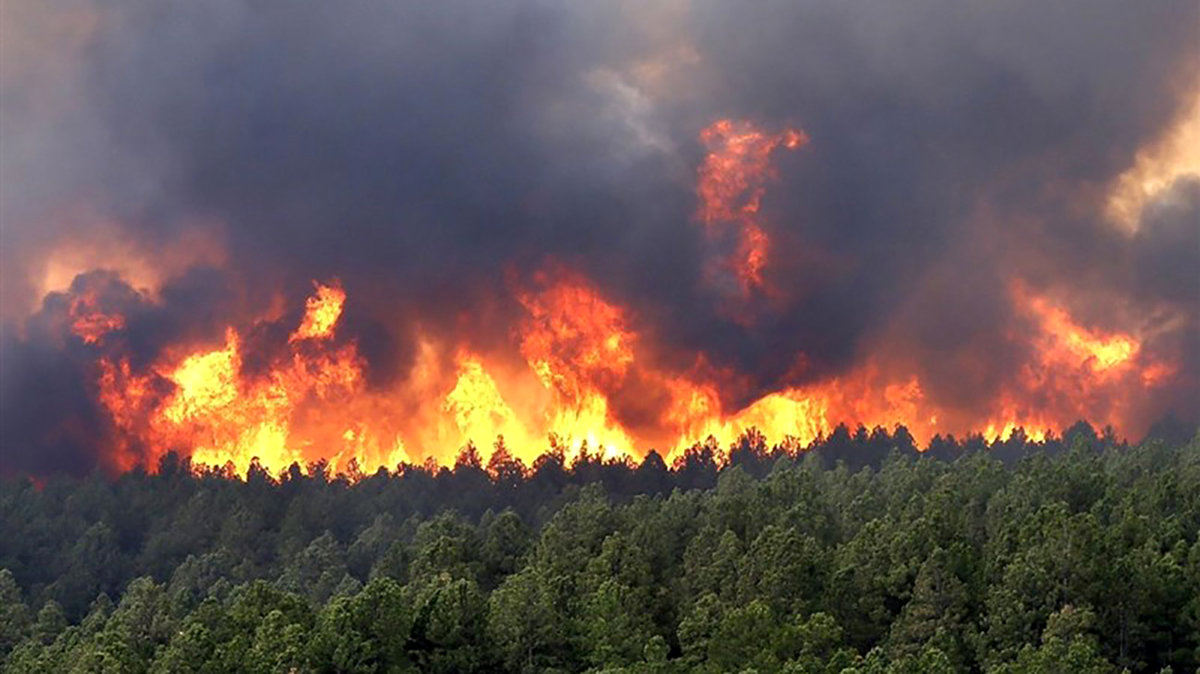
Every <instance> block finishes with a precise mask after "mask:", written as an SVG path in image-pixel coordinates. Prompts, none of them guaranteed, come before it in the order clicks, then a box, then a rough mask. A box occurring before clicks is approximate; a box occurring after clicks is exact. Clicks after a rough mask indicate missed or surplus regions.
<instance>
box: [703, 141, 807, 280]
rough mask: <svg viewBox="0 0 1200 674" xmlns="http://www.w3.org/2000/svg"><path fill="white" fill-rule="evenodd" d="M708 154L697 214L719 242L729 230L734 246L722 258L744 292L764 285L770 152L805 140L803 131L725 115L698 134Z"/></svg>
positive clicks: (767, 238)
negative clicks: (763, 217)
mask: <svg viewBox="0 0 1200 674" xmlns="http://www.w3.org/2000/svg"><path fill="white" fill-rule="evenodd" d="M700 140H701V141H702V142H703V143H704V144H705V146H707V147H708V155H707V156H705V158H704V163H703V164H702V165H701V166H700V170H699V177H698V184H697V187H696V191H697V193H698V194H699V196H700V208H699V210H698V212H697V218H698V219H699V220H700V222H702V223H703V224H704V225H705V228H706V230H707V232H708V235H709V237H710V238H712V239H714V240H716V241H718V242H719V241H721V240H722V239H723V238H724V237H725V236H727V231H729V230H732V232H733V234H734V236H735V245H734V247H735V250H734V252H733V254H732V255H730V256H729V257H728V258H726V259H724V260H722V261H721V265H720V266H721V267H722V268H724V269H726V270H727V271H729V272H732V274H733V276H734V278H735V279H736V281H737V283H738V287H739V289H740V290H741V294H742V295H743V296H745V295H748V294H749V293H750V291H751V290H753V289H757V288H762V287H763V284H764V280H763V271H764V269H765V268H766V265H767V256H768V253H769V249H770V244H771V242H770V238H769V237H768V236H767V233H766V231H764V229H763V225H762V223H761V222H760V220H759V213H758V211H759V207H760V206H761V204H762V199H763V196H764V195H765V194H766V191H767V188H766V186H767V183H768V182H770V181H771V180H773V179H775V178H776V173H775V170H774V169H773V168H772V166H771V152H772V151H774V150H775V149H776V148H778V147H781V146H782V147H783V148H785V149H788V150H794V149H797V148H800V147H802V146H804V145H805V144H807V143H808V135H807V134H805V133H804V132H803V131H797V130H794V129H785V130H784V131H782V132H780V133H777V134H768V133H765V132H763V131H762V130H760V129H758V128H757V127H755V126H754V125H753V124H751V123H750V122H747V121H734V120H728V119H723V120H720V121H718V122H715V123H714V124H712V125H711V126H709V127H708V128H706V129H704V130H703V131H702V132H701V133H700Z"/></svg>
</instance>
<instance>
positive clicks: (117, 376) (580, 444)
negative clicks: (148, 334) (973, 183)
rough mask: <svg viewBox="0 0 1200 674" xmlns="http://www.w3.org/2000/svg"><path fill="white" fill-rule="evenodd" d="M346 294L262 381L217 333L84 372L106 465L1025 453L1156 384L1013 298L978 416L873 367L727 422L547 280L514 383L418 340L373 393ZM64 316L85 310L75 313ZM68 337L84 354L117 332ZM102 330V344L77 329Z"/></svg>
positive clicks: (321, 291) (531, 305)
mask: <svg viewBox="0 0 1200 674" xmlns="http://www.w3.org/2000/svg"><path fill="white" fill-rule="evenodd" d="M346 296H347V294H346V291H345V290H344V289H343V288H342V287H341V285H340V284H338V283H337V282H330V283H318V284H316V286H315V290H314V292H313V294H312V296H311V297H310V298H308V300H307V302H306V311H305V314H304V317H303V318H302V319H301V321H300V323H299V325H298V326H297V327H296V328H295V329H294V330H293V331H292V332H290V334H289V337H288V339H287V341H286V343H285V344H282V345H280V351H279V353H276V354H275V355H274V356H273V357H271V358H268V361H269V366H268V367H266V368H262V369H261V370H260V369H256V370H255V371H254V372H249V371H247V367H246V363H245V361H246V354H245V349H246V342H245V339H244V337H243V334H242V333H240V332H239V331H238V330H236V329H235V328H233V327H230V328H229V329H228V330H227V331H226V333H225V339H224V343H223V344H221V345H218V346H216V347H215V348H207V349H203V348H202V349H194V350H187V349H184V350H181V351H179V352H178V353H174V354H168V355H167V356H165V357H164V358H163V359H162V361H161V362H159V363H155V364H154V365H152V366H151V367H150V368H148V369H147V370H146V371H145V372H138V371H136V370H134V369H133V368H132V367H131V365H130V362H129V359H128V358H120V357H117V358H104V357H101V358H100V360H99V362H98V375H97V376H98V388H99V392H100V394H99V399H100V400H101V402H102V403H103V405H104V407H105V408H106V409H107V410H108V412H109V415H110V417H111V420H112V422H113V426H114V427H115V428H116V429H118V431H119V438H118V440H117V441H116V444H117V448H116V451H115V452H114V456H113V458H112V466H113V467H114V468H116V469H120V470H124V469H128V468H130V467H132V466H133V465H136V464H138V463H151V464H152V463H153V462H152V461H151V459H153V458H154V457H156V456H158V455H161V454H162V453H163V452H165V451H167V450H168V449H179V450H183V451H187V452H190V455H191V457H192V460H193V462H194V463H196V464H207V465H214V466H228V467H230V468H231V470H233V471H234V472H244V471H245V470H246V469H247V468H249V467H250V466H251V465H252V464H253V463H254V462H255V461H256V460H257V462H258V463H259V464H261V465H262V466H264V467H266V468H268V469H269V470H272V471H281V470H284V469H285V468H287V467H288V466H289V465H291V464H292V463H299V464H302V465H303V464H306V463H310V462H312V461H315V460H320V459H325V460H328V461H329V463H330V464H331V465H332V466H333V467H334V468H342V469H347V470H349V469H350V467H353V466H357V467H359V468H366V469H370V468H373V467H375V466H383V467H388V468H392V467H395V466H396V465H397V464H399V463H401V462H411V461H413V460H414V459H417V460H419V459H422V458H423V459H424V460H426V461H428V460H433V461H435V462H438V463H441V464H447V463H450V462H452V461H453V457H454V454H455V453H456V451H457V449H458V448H460V447H463V446H466V445H467V444H468V443H471V444H474V445H476V446H477V447H480V448H481V449H482V451H481V454H482V455H483V458H485V459H486V458H487V456H488V455H489V453H490V450H489V445H490V444H491V443H492V442H493V441H494V440H496V439H497V438H498V437H503V438H505V442H506V444H507V445H508V446H509V447H511V448H513V453H514V454H515V455H516V456H517V457H518V458H522V459H525V460H531V459H532V458H533V457H534V456H536V455H537V454H539V453H540V452H541V451H543V450H544V449H545V448H546V447H547V446H548V445H547V443H550V444H552V445H554V446H557V447H558V448H559V449H561V450H562V451H564V453H565V454H567V455H568V458H569V457H570V456H574V455H576V454H579V453H581V452H585V451H586V452H589V453H593V452H600V453H601V454H600V455H601V456H605V457H608V458H615V457H619V456H636V455H637V453H638V452H644V451H648V450H649V449H650V448H652V447H657V448H659V449H660V451H663V452H664V453H665V454H667V455H668V457H670V456H671V455H676V456H677V455H679V454H681V453H682V452H683V451H684V450H686V449H687V448H689V447H691V446H692V445H694V444H695V443H696V442H699V441H703V440H704V439H705V438H712V440H713V441H715V442H717V443H718V444H719V445H726V446H727V445H729V444H731V443H733V442H734V441H735V440H736V439H737V438H738V437H740V436H741V435H743V434H744V433H747V432H750V431H751V430H752V429H757V430H758V431H760V432H762V433H764V434H765V435H766V436H767V437H768V438H771V439H772V440H774V441H776V442H781V443H785V444H787V445H788V446H793V447H802V446H805V445H807V444H809V443H811V442H813V441H815V440H817V439H819V438H821V437H825V436H829V435H830V434H831V433H832V432H833V431H834V429H835V428H836V426H837V425H838V424H841V423H846V424H850V425H854V424H862V425H864V426H868V427H874V426H882V427H891V426H893V425H895V424H904V425H905V426H906V427H907V428H908V430H909V432H910V433H911V434H912V435H913V437H914V438H915V439H916V440H917V441H918V442H924V441H927V440H928V439H929V438H931V437H932V436H933V435H934V434H937V433H943V434H944V433H963V432H969V431H982V433H983V434H984V435H985V436H986V437H987V438H989V439H993V440H995V439H1000V438H1003V437H1007V436H1008V435H1011V434H1012V433H1014V432H1015V431H1016V430H1017V429H1024V432H1025V435H1026V436H1027V437H1029V438H1031V439H1034V440H1040V439H1044V438H1045V437H1047V433H1048V432H1049V429H1053V428H1064V427H1066V426H1067V425H1069V424H1071V423H1073V422H1074V421H1075V420H1077V419H1079V418H1090V419H1096V420H1099V421H1106V422H1115V423H1120V421H1121V420H1122V419H1123V414H1124V413H1125V411H1126V407H1127V405H1126V401H1127V397H1126V396H1127V393H1128V391H1129V390H1131V387H1133V386H1136V385H1139V384H1140V385H1144V386H1149V385H1154V384H1155V382H1161V381H1162V380H1164V378H1166V377H1169V376H1170V374H1171V370H1170V368H1169V367H1168V366H1167V365H1165V364H1163V363H1161V362H1159V361H1156V360H1153V359H1150V358H1148V357H1146V355H1145V354H1144V352H1143V349H1142V347H1141V342H1140V341H1139V340H1138V338H1137V337H1136V336H1135V335H1133V334H1128V333H1122V332H1106V331H1103V330H1100V329H1098V328H1094V327H1086V326H1084V325H1081V324H1080V323H1079V322H1078V321H1077V320H1076V319H1074V318H1073V317H1072V315H1071V314H1070V313H1069V312H1068V311H1067V309H1066V308H1065V307H1064V306H1062V305H1061V304H1058V303H1056V302H1054V301H1052V300H1051V299H1050V297H1049V296H1047V295H1042V294H1038V293H1035V292H1034V291H1032V290H1031V289H1030V288H1028V287H1027V286H1025V285H1023V284H1014V286H1013V290H1012V297H1013V301H1014V305H1015V306H1016V307H1017V309H1018V312H1019V313H1021V314H1022V315H1023V316H1025V317H1026V318H1027V319H1028V320H1029V329H1030V330H1032V332H1033V334H1032V337H1030V339H1029V340H1028V344H1029V346H1030V349H1031V355H1030V357H1029V359H1028V361H1027V362H1026V363H1025V364H1024V365H1023V366H1022V367H1021V368H1020V370H1019V372H1017V373H1016V376H1015V377H1014V378H1013V379H1012V381H1011V382H1009V384H1007V385H1006V387H1005V388H1004V389H1003V390H1001V391H1000V392H998V394H997V395H996V396H995V401H994V402H993V404H992V406H991V414H990V416H989V417H988V418H984V419H982V420H981V419H979V418H977V417H964V416H963V412H962V411H961V410H956V409H954V408H952V407H946V406H944V405H938V404H936V403H935V402H934V401H932V400H931V399H930V398H929V397H928V396H927V394H926V390H925V387H924V384H923V383H922V381H921V379H920V377H919V376H918V375H917V374H915V373H914V372H912V371H911V370H908V369H906V368H904V367H902V366H900V365H898V364H897V363H891V362H888V361H887V360H881V359H878V358H868V359H867V360H866V361H865V362H864V363H863V364H861V365H859V366H858V367H856V368H853V369H851V370H850V371H847V372H845V373H842V374H840V375H838V376H834V377H829V378H825V379H822V380H819V381H813V382H811V383H808V384H805V385H802V386H791V387H784V388H781V389H780V390H777V391H771V392H767V393H765V394H763V395H762V396H760V397H758V398H757V399H755V400H753V401H752V402H750V403H749V404H747V405H745V406H743V407H740V408H736V409H732V408H730V409H727V408H726V405H725V404H724V403H723V401H722V397H721V395H720V392H721V391H722V390H723V388H724V387H727V386H729V385H730V382H731V380H730V379H729V378H728V376H727V375H725V374H722V373H721V372H720V371H719V370H715V369H714V368H711V367H705V366H703V363H698V364H697V365H696V366H694V367H692V368H689V369H688V370H686V371H683V372H680V371H676V370H673V369H671V368H669V367H665V366H663V365H662V364H661V363H657V362H656V359H655V357H654V354H655V352H654V350H653V349H652V348H650V345H649V344H648V343H647V340H646V339H645V337H644V336H643V335H642V334H640V333H639V331H638V329H637V316H635V315H634V314H633V313H632V312H630V311H629V310H628V309H626V308H624V307H622V306H621V305H619V304H617V303H615V302H613V301H611V300H610V299H608V298H606V297H604V296H603V294H602V293H601V292H600V291H599V290H598V289H597V288H596V287H595V286H594V285H592V284H591V283H589V282H588V281H587V280H586V279H585V278H584V277H582V276H580V275H578V274H575V273H573V272H571V271H569V270H566V269H563V268H557V267H555V268H551V269H548V270H545V271H543V272H541V273H539V274H536V275H534V282H533V283H532V284H531V285H530V286H529V287H528V288H525V289H524V290H522V291H520V292H518V293H517V300H518V304H519V305H520V307H521V308H522V309H523V310H524V313H525V316H524V319H523V320H522V321H521V322H520V323H519V324H518V328H517V332H516V334H514V335H513V340H514V347H515V350H516V352H517V353H518V354H519V356H520V357H521V358H522V359H523V361H524V363H523V365H522V366H521V367H515V368H514V367H513V366H511V365H508V364H506V362H505V359H504V358H503V357H502V356H498V355H492V354H483V353H481V352H477V351H473V350H471V349H470V348H468V347H466V346H464V345H459V346H457V347H454V348H453V349H450V348H449V347H448V345H446V344H443V343H440V342H438V341H437V340H434V339H431V338H422V339H421V341H420V348H419V354H418V357H417V359H416V362H415V364H414V365H413V369H412V371H411V372H410V373H409V376H408V377H406V378H403V380H402V381H399V382H398V383H396V384H395V385H394V386H393V387H391V388H383V389H380V390H374V389H371V388H370V387H368V386H367V383H366V375H365V362H364V360H363V359H362V357H361V356H360V355H359V353H358V349H357V345H356V344H355V343H354V342H353V341H350V340H343V341H339V340H338V339H337V338H336V335H337V325H338V322H339V321H340V318H341V316H342V308H343V306H344V303H345V301H346ZM83 297H86V296H83ZM76 305H78V306H80V307H90V306H93V305H92V304H89V303H88V301H87V300H86V299H80V300H79V301H78V302H77V303H73V304H72V305H71V306H72V307H75V306H76ZM83 315H90V314H86V312H85V314H83ZM83 324H84V325H85V326H88V327H89V330H87V331H85V334H86V335H89V336H94V339H93V340H92V341H89V343H94V344H95V345H96V346H97V348H99V347H101V346H103V345H104V343H105V340H107V339H109V338H110V337H112V336H114V335H116V334H119V331H120V329H121V328H120V326H121V325H122V323H121V322H120V321H119V320H114V321H112V322H111V324H112V325H115V326H117V327H115V328H113V329H112V330H108V329H107V326H108V325H109V323H108V322H104V321H99V320H96V321H90V322H89V321H84V322H83ZM101 324H102V325H104V326H106V329H105V330H95V331H91V330H90V327H91V326H93V325H101ZM448 351H449V352H451V353H452V354H453V357H452V363H453V365H452V367H448V368H446V367H443V366H441V365H440V363H441V362H442V359H443V355H444V354H446V353H447V352H448ZM629 387H633V389H634V390H635V392H636V394H637V395H643V394H644V395H646V396H648V397H654V398H655V399H658V400H661V401H662V402H661V405H660V406H659V407H660V408H659V409H657V410H655V415H656V416H655V418H654V420H653V421H652V422H651V423H648V424H646V423H644V424H642V425H640V426H638V427H637V428H636V429H635V428H632V427H630V426H627V425H626V424H624V423H622V421H621V419H620V418H619V415H618V414H617V413H616V412H615V407H614V400H615V399H616V398H615V396H617V395H619V394H620V393H621V392H622V391H624V390H626V389H628V388H629ZM656 392H657V393H656Z"/></svg>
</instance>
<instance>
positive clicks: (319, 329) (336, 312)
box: [289, 281, 346, 342]
mask: <svg viewBox="0 0 1200 674" xmlns="http://www.w3.org/2000/svg"><path fill="white" fill-rule="evenodd" d="M315 285H316V294H315V295H313V296H312V297H310V298H308V302H307V303H306V305H305V312H304V322H302V323H301V324H300V327H298V328H296V331H295V332H293V333H292V336H291V337H290V338H289V341H292V342H294V341H297V340H301V339H325V338H328V337H330V336H331V335H333V327H334V326H335V325H337V322H338V319H339V318H341V317H342V307H343V306H344V305H345V304H346V291H345V290H342V286H341V285H340V284H339V283H338V282H337V281H334V282H333V283H331V284H330V285H321V284H319V283H317V284H315Z"/></svg>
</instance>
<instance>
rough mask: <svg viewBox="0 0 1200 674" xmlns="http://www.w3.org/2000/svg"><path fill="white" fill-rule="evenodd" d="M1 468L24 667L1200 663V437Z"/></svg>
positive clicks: (514, 668) (1, 526)
mask: <svg viewBox="0 0 1200 674" xmlns="http://www.w3.org/2000/svg"><path fill="white" fill-rule="evenodd" d="M1169 430H1170V432H1161V433H1158V434H1155V433H1153V432H1152V433H1151V435H1150V436H1148V437H1147V438H1146V439H1145V440H1143V441H1141V442H1139V443H1136V444H1131V443H1129V442H1127V441H1124V440H1119V439H1118V438H1117V437H1115V434H1114V433H1113V432H1112V431H1111V430H1104V431H1100V432H1097V431H1096V430H1094V429H1093V428H1091V427H1090V426H1088V425H1087V424H1085V423H1082V422H1081V423H1079V424H1077V425H1075V426H1074V427H1072V428H1070V429H1068V430H1067V431H1065V432H1063V434H1062V435H1061V436H1051V437H1050V438H1049V439H1046V440H1044V441H1040V442H1034V441H1032V440H1030V439H1029V438H1027V437H1026V436H1025V435H1024V434H1023V433H1022V432H1020V431H1018V432H1016V433H1014V434H1013V435H1012V436H1011V437H1010V438H1008V439H1007V440H1004V441H995V442H987V441H985V440H984V439H983V438H982V437H979V436H973V437H969V438H967V439H965V440H957V439H954V438H941V437H939V438H935V439H934V441H932V442H931V443H930V445H929V446H928V447H925V448H922V449H923V450H924V451H918V447H917V446H916V445H915V443H914V442H913V439H912V436H911V435H910V434H909V433H908V431H906V430H905V429H904V428H903V427H897V428H896V429H894V430H891V431H889V430H887V429H881V428H876V429H874V430H869V429H866V428H862V427H859V428H857V429H850V428H846V427H838V428H837V429H836V430H835V431H834V432H833V433H832V434H830V435H829V436H828V437H825V438H822V439H820V440H819V441H817V442H815V443H813V444H812V445H811V446H807V447H797V446H795V445H794V443H788V442H784V443H781V444H776V445H771V444H769V443H768V441H767V439H766V438H764V437H763V436H762V435H761V434H760V433H757V432H755V431H749V432H747V433H745V434H744V435H743V436H742V437H741V438H740V439H739V440H738V441H737V442H736V443H735V444H734V445H733V446H731V447H720V446H718V445H717V443H715V442H714V441H709V442H706V443H701V444H697V445H696V446H694V447H693V448H691V449H690V450H688V451H687V452H685V453H684V454H683V455H682V456H680V457H679V458H678V459H677V460H675V461H673V462H672V463H671V464H668V463H666V462H665V461H664V460H663V458H662V457H661V456H660V455H658V454H656V453H650V454H649V455H648V456H647V457H646V458H645V459H644V460H642V461H640V462H634V461H631V460H628V459H624V460H611V459H607V460H606V459H601V458H599V457H598V453H595V452H588V451H587V449H586V447H585V449H584V451H582V452H580V453H579V454H578V455H577V456H573V457H572V458H571V459H570V460H568V459H567V458H566V456H567V454H566V453H564V451H563V450H562V449H561V448H559V447H557V446H556V445H553V444H552V446H551V449H550V451H548V452H547V453H545V454H543V455H542V456H541V457H540V458H538V459H537V460H536V462H534V463H533V464H532V465H531V466H525V465H524V464H522V463H521V462H520V461H518V460H516V459H514V458H513V454H512V453H511V452H510V451H509V450H508V449H507V448H506V447H505V446H504V442H503V439H498V440H497V441H496V445H495V446H494V448H492V451H490V452H488V455H489V457H490V458H489V459H488V460H486V461H485V460H483V459H482V458H481V453H480V452H479V451H478V450H477V449H476V448H475V447H473V446H470V445H468V446H467V447H466V448H465V449H464V450H462V452H461V453H460V454H459V456H458V459H457V462H456V463H455V465H454V466H453V467H438V466H436V465H433V464H428V465H420V466H410V465H402V466H399V467H398V468H397V469H396V470H394V471H386V470H380V471H379V472H378V473H375V474H366V475H364V474H362V472H361V471H359V470H357V469H356V468H354V467H353V466H351V468H350V469H349V470H347V471H344V472H335V471H331V470H330V468H329V466H328V465H327V464H324V463H318V464H314V465H310V466H303V467H301V466H293V467H292V468H291V469H290V470H288V471H287V472H285V473H283V474H281V475H271V474H269V473H268V472H266V471H265V470H263V469H261V468H258V467H252V468H251V470H250V471H249V472H248V474H246V475H245V476H235V475H232V474H231V471H229V470H221V469H211V468H204V469H201V468H196V467H193V466H192V465H190V463H189V462H188V461H187V460H186V459H184V458H181V457H180V456H178V455H175V454H170V455H168V456H167V458H166V459H164V460H163V461H162V462H161V464H160V465H159V466H156V467H155V469H154V470H151V471H147V470H134V471H131V472H127V473H125V474H122V475H120V476H106V475H103V474H93V475H89V476H76V477H70V476H55V477H47V478H44V479H37V480H34V479H31V478H28V477H23V478H18V477H12V476H10V477H5V478H3V479H0V663H3V670H4V671H6V672H242V671H244V672H582V671H587V672H610V673H615V672H628V673H635V672H638V673H642V672H644V673H656V674H667V673H675V672H679V673H682V672H759V673H767V672H792V673H801V672H803V673H809V674H827V673H828V674H834V673H842V674H850V673H857V674H868V673H872V674H883V673H908V672H911V673H918V672H934V673H938V672H987V673H997V674H1017V673H1033V672H1083V673H1093V672H1094V673H1102V672H1121V671H1130V672H1176V673H1182V672H1195V671H1197V667H1198V665H1200V540H1198V532H1200V434H1197V433H1196V432H1195V431H1194V429H1183V430H1180V429H1179V428H1178V427H1175V428H1173V429H1169Z"/></svg>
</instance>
